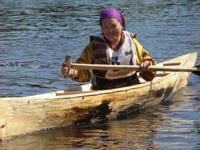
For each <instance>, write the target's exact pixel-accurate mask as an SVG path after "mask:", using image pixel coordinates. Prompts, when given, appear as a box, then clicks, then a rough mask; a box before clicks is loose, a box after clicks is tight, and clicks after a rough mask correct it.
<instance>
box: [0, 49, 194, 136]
mask: <svg viewBox="0 0 200 150" xmlns="http://www.w3.org/2000/svg"><path fill="white" fill-rule="evenodd" d="M196 58H197V53H190V54H186V55H183V56H180V57H177V58H174V59H171V60H168V61H165V62H163V63H165V64H170V63H171V64H172V63H174V62H176V63H177V62H179V63H178V64H179V66H180V67H185V68H191V67H193V66H194V64H195V61H196ZM163 63H161V64H158V65H159V66H162V65H163ZM157 74H163V76H158V77H156V78H155V79H154V80H153V81H152V82H146V83H142V84H139V85H135V86H129V87H124V88H118V89H112V90H102V91H85V92H81V91H78V92H76V91H75V92H74V91H73V92H71V93H70V92H68V93H67V92H66V90H65V91H57V92H52V93H46V94H40V95H35V96H27V97H12V98H0V139H7V138H11V137H14V136H17V135H23V134H27V133H31V132H34V131H38V130H42V129H49V128H56V127H63V126H69V125H72V124H74V123H79V122H81V121H91V120H94V119H95V118H98V117H100V118H101V117H106V118H108V119H112V118H116V117H119V116H121V115H127V114H129V113H132V112H134V111H137V110H140V109H143V108H146V107H149V106H154V105H157V104H159V103H160V102H161V101H162V100H167V99H169V98H170V97H171V95H172V94H173V93H174V92H176V91H177V90H179V89H180V88H183V87H185V86H186V85H187V82H188V78H189V75H190V73H189V72H171V73H169V72H157Z"/></svg>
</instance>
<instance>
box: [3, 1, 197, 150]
mask: <svg viewBox="0 0 200 150" xmlns="http://www.w3.org/2000/svg"><path fill="white" fill-rule="evenodd" d="M109 6H117V7H120V8H121V9H122V11H123V12H124V14H125V15H126V19H127V21H128V23H127V30H129V31H133V32H136V33H137V37H138V39H139V41H140V42H141V43H143V45H144V47H145V48H146V49H148V50H149V51H150V52H151V53H152V55H153V56H154V57H155V58H156V59H157V60H158V62H160V61H162V60H165V59H167V58H171V57H174V56H178V55H181V54H185V53H190V52H195V51H197V52H198V53H200V1H199V0H182V1H178V0H173V1H172V0H163V1H162V0H148V1H143V0H135V1H131V0H124V1H122V0H116V1H104V0H93V1H89V0H82V1H79V0H74V1H71V0H0V53H1V55H0V96H1V97H7V96H27V95H34V94H39V93H45V92H50V91H55V90H59V89H63V87H72V86H77V85H78V84H77V83H74V82H72V81H70V80H69V79H65V80H64V79H62V77H61V75H60V64H61V63H62V61H63V60H64V57H65V55H66V54H70V55H71V56H72V57H73V58H74V59H76V58H77V57H78V56H79V54H80V52H81V51H82V49H83V47H84V46H85V45H86V44H87V43H88V41H89V35H92V34H95V33H96V32H98V31H99V26H98V13H99V10H101V9H102V8H104V7H109ZM197 63H200V58H199V57H198V61H197ZM171 100H172V101H171V102H169V103H166V104H163V105H159V106H156V107H155V108H149V109H147V110H145V111H144V112H141V113H139V114H136V115H132V116H128V118H124V119H121V120H113V121H109V122H106V123H99V124H97V125H90V126H79V127H69V128H64V129H54V130H46V131H41V132H37V133H33V134H31V135H26V136H21V137H17V138H13V139H12V140H9V141H5V142H2V143H0V149H9V150H10V149H11V150H12V149H20V150H42V149H45V150H51V149H52V150H63V149H71V150H77V149H84V150H86V149H120V150H121V149H123V150H125V149H162V150H172V149H174V150H177V149H185V150H189V149H192V150H197V149H200V78H199V77H197V76H194V75H192V76H191V78H190V80H189V85H188V86H187V87H186V88H184V89H183V90H181V91H179V92H178V93H176V94H175V95H174V96H173V97H172V98H171Z"/></svg>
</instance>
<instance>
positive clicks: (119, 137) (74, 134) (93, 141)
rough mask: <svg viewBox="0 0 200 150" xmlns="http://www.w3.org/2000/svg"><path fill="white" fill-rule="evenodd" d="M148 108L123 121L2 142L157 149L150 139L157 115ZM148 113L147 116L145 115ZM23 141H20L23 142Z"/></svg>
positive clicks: (10, 145) (157, 123)
mask: <svg viewBox="0 0 200 150" xmlns="http://www.w3.org/2000/svg"><path fill="white" fill-rule="evenodd" d="M154 111H157V110H149V111H146V112H144V113H142V114H140V115H136V116H133V118H127V119H125V120H116V121H114V120H113V121H110V122H107V123H102V124H96V125H89V126H79V127H69V128H64V129H55V130H47V131H41V132H37V133H34V134H31V135H27V136H23V137H17V138H14V139H12V140H9V141H7V142H6V143H4V145H3V147H5V148H11V149H15V148H20V149H35V148H36V147H37V149H43V148H46V149H55V150H56V149H63V148H70V147H73V148H85V149H87V148H91V149H156V146H155V145H154V144H153V142H152V141H148V140H147V139H148V138H150V137H154V132H155V129H156V128H157V127H159V126H160V124H161V123H162V122H161V120H162V119H161V118H162V116H160V114H156V113H153V112H154ZM147 114H148V115H147ZM22 141H23V142H22Z"/></svg>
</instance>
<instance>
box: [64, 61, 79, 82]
mask: <svg viewBox="0 0 200 150" xmlns="http://www.w3.org/2000/svg"><path fill="white" fill-rule="evenodd" d="M61 74H62V75H63V77H64V78H66V77H70V78H72V79H74V78H76V77H77V75H78V71H77V70H76V69H74V68H68V67H67V66H66V65H65V64H62V66H61Z"/></svg>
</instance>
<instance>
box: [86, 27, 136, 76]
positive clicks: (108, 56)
mask: <svg viewBox="0 0 200 150" xmlns="http://www.w3.org/2000/svg"><path fill="white" fill-rule="evenodd" d="M124 35H125V40H124V43H123V44H122V46H121V47H120V48H119V49H118V51H117V52H115V51H114V50H112V49H111V48H110V47H109V46H108V45H107V43H106V41H105V39H104V37H103V36H102V35H98V36H91V37H90V40H91V42H92V43H93V44H92V49H93V55H94V58H95V59H94V62H93V63H94V64H118V65H120V64H122V65H133V64H136V58H135V57H136V54H135V51H136V50H135V45H134V43H133V41H132V38H133V37H135V34H134V33H129V32H127V31H124ZM92 71H93V76H94V77H98V78H106V79H119V78H125V77H128V76H131V75H133V74H135V71H130V70H118V71H115V70H114V71H113V70H109V71H107V70H92Z"/></svg>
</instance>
